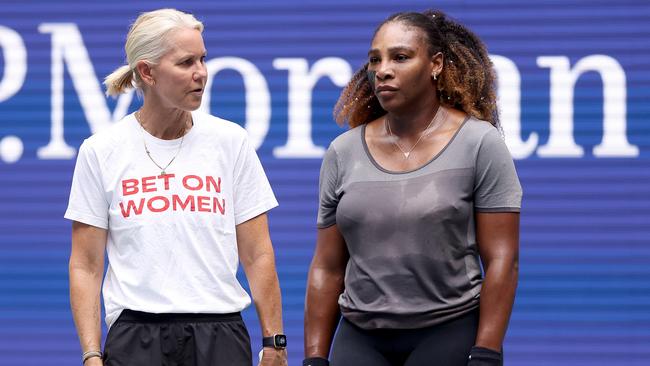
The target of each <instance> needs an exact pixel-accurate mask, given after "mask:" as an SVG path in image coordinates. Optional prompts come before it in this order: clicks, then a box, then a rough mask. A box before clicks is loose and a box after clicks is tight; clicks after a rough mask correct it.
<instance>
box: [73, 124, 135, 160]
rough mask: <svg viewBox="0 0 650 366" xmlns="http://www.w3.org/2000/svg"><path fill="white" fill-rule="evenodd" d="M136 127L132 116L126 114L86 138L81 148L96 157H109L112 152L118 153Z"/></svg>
mask: <svg viewBox="0 0 650 366" xmlns="http://www.w3.org/2000/svg"><path fill="white" fill-rule="evenodd" d="M137 127H139V126H138V124H137V122H136V120H135V117H133V114H128V115H126V116H124V118H122V119H121V120H119V121H117V122H115V123H113V124H111V125H110V126H108V127H105V128H103V129H102V130H100V131H97V132H95V133H94V134H93V135H92V136H90V137H88V138H86V140H84V142H83V144H82V145H81V146H82V148H83V149H87V150H90V151H93V152H94V153H95V154H97V155H110V154H111V153H112V152H113V151H120V149H121V148H122V147H123V146H124V144H125V143H126V142H127V141H129V140H130V137H131V136H133V135H134V133H136V132H137Z"/></svg>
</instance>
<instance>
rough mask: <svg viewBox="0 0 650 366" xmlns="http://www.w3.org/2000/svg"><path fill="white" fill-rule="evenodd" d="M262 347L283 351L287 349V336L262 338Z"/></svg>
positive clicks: (278, 335)
mask: <svg viewBox="0 0 650 366" xmlns="http://www.w3.org/2000/svg"><path fill="white" fill-rule="evenodd" d="M262 347H272V348H275V349H285V348H287V336H285V335H284V334H274V335H273V336H271V337H264V338H262Z"/></svg>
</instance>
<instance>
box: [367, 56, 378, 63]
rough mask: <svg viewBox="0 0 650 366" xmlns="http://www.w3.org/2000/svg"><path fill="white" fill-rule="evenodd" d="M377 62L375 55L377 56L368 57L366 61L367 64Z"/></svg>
mask: <svg viewBox="0 0 650 366" xmlns="http://www.w3.org/2000/svg"><path fill="white" fill-rule="evenodd" d="M378 62H379V57H377V56H370V57H368V63H369V64H376V63H378Z"/></svg>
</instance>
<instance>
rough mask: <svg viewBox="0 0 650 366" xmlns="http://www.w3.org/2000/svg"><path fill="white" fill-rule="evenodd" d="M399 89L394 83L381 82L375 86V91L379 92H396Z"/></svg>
mask: <svg viewBox="0 0 650 366" xmlns="http://www.w3.org/2000/svg"><path fill="white" fill-rule="evenodd" d="M397 90H398V89H397V88H396V87H394V86H392V85H386V84H381V85H378V86H377V87H376V88H375V93H377V94H379V93H382V92H395V91H397Z"/></svg>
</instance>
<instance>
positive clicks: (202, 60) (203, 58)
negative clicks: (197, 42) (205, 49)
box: [201, 56, 205, 64]
mask: <svg viewBox="0 0 650 366" xmlns="http://www.w3.org/2000/svg"><path fill="white" fill-rule="evenodd" d="M201 63H202V64H204V63H205V56H201Z"/></svg>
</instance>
